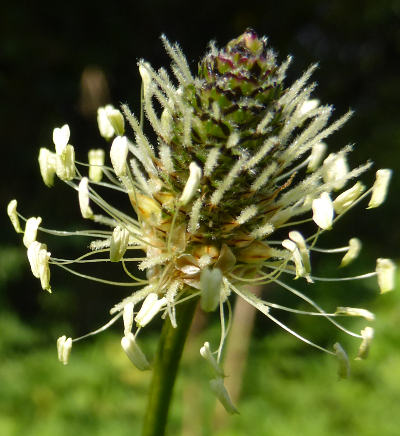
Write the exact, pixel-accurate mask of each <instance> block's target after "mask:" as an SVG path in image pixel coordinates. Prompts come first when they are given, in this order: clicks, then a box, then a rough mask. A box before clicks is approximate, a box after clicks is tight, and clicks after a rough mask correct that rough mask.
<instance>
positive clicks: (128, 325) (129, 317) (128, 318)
mask: <svg viewBox="0 0 400 436" xmlns="http://www.w3.org/2000/svg"><path fill="white" fill-rule="evenodd" d="M133 307H134V304H133V303H132V302H129V303H127V304H125V306H124V312H123V319H124V335H125V336H127V335H129V333H130V332H131V330H132V325H133V318H134V314H133Z"/></svg>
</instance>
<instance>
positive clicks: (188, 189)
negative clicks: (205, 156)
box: [179, 162, 201, 206]
mask: <svg viewBox="0 0 400 436" xmlns="http://www.w3.org/2000/svg"><path fill="white" fill-rule="evenodd" d="M189 171H190V173H189V178H188V179H187V182H186V185H185V187H184V188H183V192H182V195H181V197H180V199H179V202H180V203H181V204H182V205H183V206H185V205H186V204H188V203H189V201H190V200H191V199H192V198H193V196H194V195H195V194H196V192H197V189H198V187H199V184H200V180H201V168H200V167H199V166H198V165H197V163H196V162H192V163H191V164H190V165H189Z"/></svg>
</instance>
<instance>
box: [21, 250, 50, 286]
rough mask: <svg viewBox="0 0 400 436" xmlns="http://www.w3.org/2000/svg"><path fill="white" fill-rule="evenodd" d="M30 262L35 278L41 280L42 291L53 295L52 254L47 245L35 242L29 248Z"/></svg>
mask: <svg viewBox="0 0 400 436" xmlns="http://www.w3.org/2000/svg"><path fill="white" fill-rule="evenodd" d="M27 254H28V260H29V264H30V267H31V270H32V274H33V275H34V277H36V278H38V279H40V284H41V286H42V289H44V290H46V291H48V292H50V293H51V287H50V268H49V259H50V253H49V252H48V251H47V246H46V244H41V243H40V242H38V241H33V242H32V243H31V244H30V245H29V247H28V252H27Z"/></svg>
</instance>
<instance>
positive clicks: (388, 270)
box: [376, 258, 396, 294]
mask: <svg viewBox="0 0 400 436" xmlns="http://www.w3.org/2000/svg"><path fill="white" fill-rule="evenodd" d="M395 272H396V265H395V264H394V263H393V262H392V261H391V260H390V259H382V258H379V259H376V273H377V275H378V285H379V289H380V291H381V294H384V293H385V292H389V291H392V290H393V289H394V286H395V277H394V276H395Z"/></svg>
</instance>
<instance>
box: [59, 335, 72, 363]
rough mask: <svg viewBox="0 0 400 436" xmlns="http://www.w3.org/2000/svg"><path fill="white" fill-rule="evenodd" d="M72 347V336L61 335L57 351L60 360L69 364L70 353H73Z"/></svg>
mask: <svg viewBox="0 0 400 436" xmlns="http://www.w3.org/2000/svg"><path fill="white" fill-rule="evenodd" d="M71 349H72V338H68V339H67V337H66V336H61V337H60V338H58V339H57V353H58V360H59V361H60V362H61V363H63V364H64V365H67V363H68V359H69V355H70V354H71Z"/></svg>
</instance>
